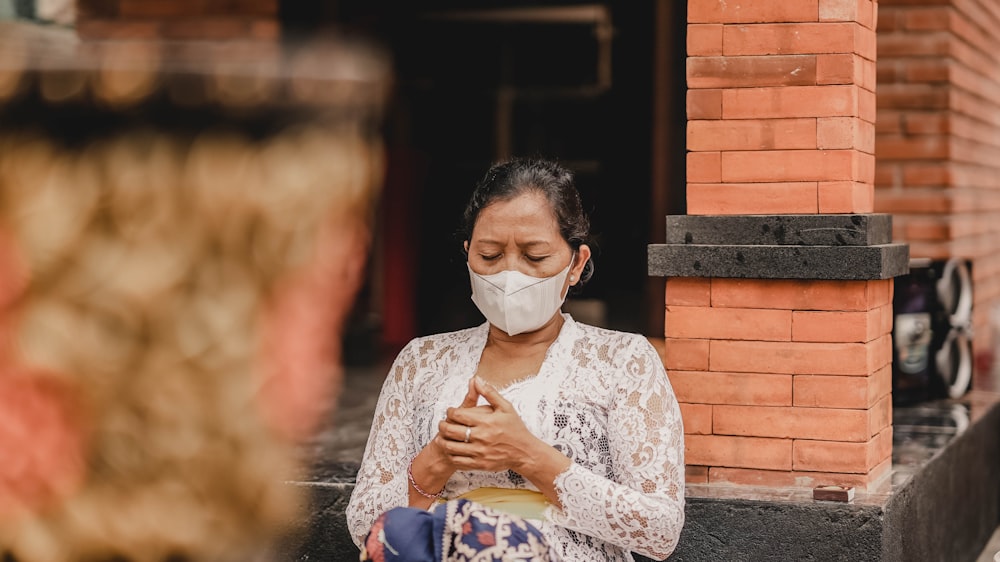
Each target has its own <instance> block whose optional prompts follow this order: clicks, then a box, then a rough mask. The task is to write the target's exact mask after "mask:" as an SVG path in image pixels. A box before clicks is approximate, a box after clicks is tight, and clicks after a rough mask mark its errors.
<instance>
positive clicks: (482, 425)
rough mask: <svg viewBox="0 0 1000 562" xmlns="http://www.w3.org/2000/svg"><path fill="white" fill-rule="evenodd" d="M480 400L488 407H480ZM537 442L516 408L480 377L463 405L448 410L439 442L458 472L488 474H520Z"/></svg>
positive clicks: (473, 380)
mask: <svg viewBox="0 0 1000 562" xmlns="http://www.w3.org/2000/svg"><path fill="white" fill-rule="evenodd" d="M480 396H482V397H483V398H485V399H486V402H487V404H485V405H481V406H480V405H477V404H478V403H479V397H480ZM537 440H538V439H537V438H536V437H535V436H534V435H532V434H531V432H530V431H528V428H527V427H525V425H524V422H523V421H522V420H521V416H520V415H519V414H518V413H517V410H516V409H515V408H514V406H513V404H511V403H510V402H509V401H508V400H507V399H506V398H504V397H503V395H501V394H500V392H499V391H498V390H497V389H496V388H495V387H494V386H493V385H491V384H489V383H488V382H486V381H484V380H483V379H480V378H479V377H473V378H472V379H471V380H470V381H469V391H468V392H467V393H466V395H465V398H464V399H463V400H462V403H461V405H459V406H458V407H457V408H448V411H447V416H446V417H445V419H444V420H442V421H441V422H439V423H438V435H437V439H436V441H438V445H439V446H440V447H441V448H442V450H443V452H444V454H445V455H446V456H447V457H448V459H449V460H450V462H451V464H452V465H453V466H454V467H455V469H456V470H482V471H488V472H501V471H505V470H514V471H515V472H519V471H520V470H521V469H522V467H523V465H524V463H525V462H527V461H528V460H530V455H531V445H533V444H534V441H537Z"/></svg>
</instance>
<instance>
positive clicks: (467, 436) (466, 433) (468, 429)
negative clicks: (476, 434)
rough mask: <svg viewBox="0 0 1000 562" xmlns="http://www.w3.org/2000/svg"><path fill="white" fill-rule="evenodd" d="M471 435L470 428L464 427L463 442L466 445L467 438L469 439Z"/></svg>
mask: <svg viewBox="0 0 1000 562" xmlns="http://www.w3.org/2000/svg"><path fill="white" fill-rule="evenodd" d="M471 435H472V428H471V427H469V426H465V442H466V443H468V442H469V437H470V436H471Z"/></svg>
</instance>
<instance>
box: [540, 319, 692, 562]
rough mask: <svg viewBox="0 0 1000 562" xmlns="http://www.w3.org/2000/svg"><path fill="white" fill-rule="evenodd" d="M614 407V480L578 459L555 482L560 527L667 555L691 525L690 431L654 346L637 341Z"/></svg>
mask: <svg viewBox="0 0 1000 562" xmlns="http://www.w3.org/2000/svg"><path fill="white" fill-rule="evenodd" d="M619 368H623V369H625V373H623V375H622V376H621V378H620V382H619V383H618V385H617V388H616V389H615V395H614V399H613V401H612V404H611V409H610V411H609V412H608V442H609V443H608V445H609V447H610V453H611V462H612V467H613V469H612V472H613V475H612V478H611V479H609V478H604V477H602V476H599V475H597V474H595V473H593V472H591V471H590V470H588V469H587V468H585V467H583V466H580V465H579V464H576V463H574V464H573V465H571V466H570V468H569V469H567V470H566V471H565V472H563V473H562V474H560V475H559V476H558V477H557V478H556V481H555V486H556V490H557V492H558V493H559V499H560V500H561V502H562V505H563V508H562V509H561V510H560V509H557V508H549V511H548V513H547V514H546V515H547V517H548V518H549V520H551V521H552V522H553V523H555V524H557V525H562V526H564V527H566V528H569V529H572V530H574V531H578V532H581V533H585V534H587V535H591V536H594V537H597V538H599V539H602V540H605V541H607V542H610V543H612V544H616V545H618V546H621V547H623V548H626V549H628V550H632V551H635V552H638V553H640V554H642V555H644V556H649V557H652V558H656V559H661V560H662V559H665V558H666V557H667V556H669V555H670V553H671V552H673V550H674V547H675V546H676V545H677V539H678V537H679V536H680V533H681V527H682V526H683V524H684V442H683V439H684V429H683V425H682V421H681V416H680V408H679V407H678V405H677V400H676V398H675V397H674V393H673V390H672V389H671V387H670V382H669V381H668V380H667V376H666V372H665V371H664V369H663V364H662V363H661V361H660V359H659V357H658V356H657V354H656V351H655V350H654V349H653V346H652V345H651V344H650V343H649V342H648V341H646V340H645V339H644V338H636V344H635V345H634V346H633V347H632V353H631V356H630V357H629V359H628V360H627V361H626V362H625V364H624V365H623V366H621V367H619Z"/></svg>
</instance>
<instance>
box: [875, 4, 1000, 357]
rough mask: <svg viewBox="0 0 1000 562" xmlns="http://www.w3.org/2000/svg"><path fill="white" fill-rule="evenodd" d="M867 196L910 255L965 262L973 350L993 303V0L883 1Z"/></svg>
mask: <svg viewBox="0 0 1000 562" xmlns="http://www.w3.org/2000/svg"><path fill="white" fill-rule="evenodd" d="M878 53H879V57H878V120H877V123H876V129H877V134H876V150H875V153H876V156H877V164H876V179H875V183H876V192H875V205H876V210H877V211H879V212H887V213H893V215H894V219H893V220H894V230H895V232H894V238H895V239H896V240H897V241H902V242H907V243H908V244H910V253H911V256H913V257H929V258H935V259H944V258H948V257H953V256H959V257H965V258H969V259H970V260H972V264H973V267H972V271H973V291H974V299H975V302H974V309H973V327H974V333H975V340H974V348H975V350H976V353H977V354H980V355H982V354H984V353H989V352H990V351H991V348H992V345H991V344H992V342H993V340H994V338H995V334H993V333H992V330H991V327H990V325H989V313H990V309H991V308H993V307H995V306H997V305H998V303H1000V59H998V57H997V53H1000V0H933V1H932V0H922V1H918V0H882V1H881V8H880V11H879V20H878Z"/></svg>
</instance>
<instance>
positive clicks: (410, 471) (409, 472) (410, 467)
mask: <svg viewBox="0 0 1000 562" xmlns="http://www.w3.org/2000/svg"><path fill="white" fill-rule="evenodd" d="M406 476H408V477H409V478H410V486H413V489H414V490H416V491H417V493H418V494H420V495H421V496H423V497H425V498H427V499H431V500H436V499H438V498H440V497H441V495H442V494H444V488H441V491H440V492H438V493H436V494H428V493H427V492H425V491H424V490H423V488H421V487H420V486H417V481H416V480H414V479H413V461H412V460H411V461H410V464H409V465H407V467H406Z"/></svg>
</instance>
